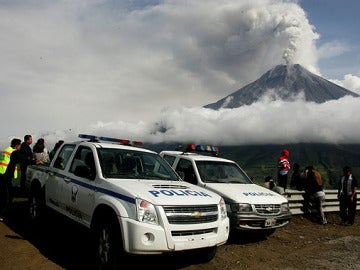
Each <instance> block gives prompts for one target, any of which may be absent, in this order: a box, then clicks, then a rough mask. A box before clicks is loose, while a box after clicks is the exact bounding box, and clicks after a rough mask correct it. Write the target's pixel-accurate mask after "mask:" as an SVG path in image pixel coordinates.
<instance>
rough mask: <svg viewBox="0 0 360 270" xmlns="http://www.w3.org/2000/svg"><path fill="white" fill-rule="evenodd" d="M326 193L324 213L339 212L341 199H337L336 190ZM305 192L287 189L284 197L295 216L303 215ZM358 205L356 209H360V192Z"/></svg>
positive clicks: (359, 193)
mask: <svg viewBox="0 0 360 270" xmlns="http://www.w3.org/2000/svg"><path fill="white" fill-rule="evenodd" d="M324 192H325V203H324V212H339V211H340V209H339V199H338V198H337V190H336V189H328V190H324ZM303 194H304V191H297V190H292V189H287V190H286V194H284V196H285V197H286V198H287V199H288V201H289V205H290V211H291V213H292V214H293V215H299V214H303V213H304V212H303V211H302V207H303V204H304V197H303ZM357 197H358V200H357V204H356V209H360V199H359V197H360V191H359V190H358V191H357Z"/></svg>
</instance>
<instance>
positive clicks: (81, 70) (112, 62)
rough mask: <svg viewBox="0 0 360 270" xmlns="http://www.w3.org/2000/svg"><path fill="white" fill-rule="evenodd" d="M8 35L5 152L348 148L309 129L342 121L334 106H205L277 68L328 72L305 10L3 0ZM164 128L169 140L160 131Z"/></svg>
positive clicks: (292, 4) (1, 17)
mask: <svg viewBox="0 0 360 270" xmlns="http://www.w3.org/2000/svg"><path fill="white" fill-rule="evenodd" d="M0 25H1V31H2V40H1V43H0V57H1V59H2V61H0V89H1V91H2V96H1V101H2V105H1V106H0V114H1V115H5V116H7V119H6V128H3V129H2V130H1V131H0V132H1V133H0V138H1V139H0V140H1V143H2V144H3V146H7V145H8V143H9V142H10V139H11V138H12V137H19V138H22V137H23V135H25V134H28V133H30V134H32V135H33V137H34V139H37V138H38V137H44V138H45V139H46V140H47V142H48V144H49V148H51V145H53V144H54V143H55V142H56V141H57V140H58V139H64V140H73V139H76V136H77V134H78V133H96V134H100V133H101V135H109V136H110V135H112V136H114V137H127V136H129V137H131V138H134V139H143V140H145V141H152V142H159V141H164V140H177V141H178V140H179V141H180V140H198V141H200V140H201V141H206V140H207V141H213V142H218V143H224V144H228V143H239V144H244V143H261V142H262V143H270V142H281V143H283V142H289V141H297V140H302V141H304V140H309V141H310V140H312V139H313V140H315V141H318V140H322V139H324V140H326V141H337V140H338V141H346V140H345V139H344V138H345V137H346V136H345V135H346V134H345V133H344V132H345V131H344V130H339V131H338V130H337V127H331V126H329V125H330V124H328V123H321V124H318V123H317V122H316V126H317V127H318V125H319V130H317V132H314V131H312V130H311V128H310V126H311V121H309V120H308V118H305V116H309V117H313V118H311V119H318V118H317V117H318V115H322V114H321V111H320V112H319V111H318V110H322V109H323V110H325V109H326V110H327V111H328V112H329V114H330V115H332V116H336V114H335V113H334V111H333V109H330V108H327V107H326V106H325V105H320V106H319V107H316V106H315V105H303V104H302V103H301V102H298V103H297V102H294V103H282V102H274V103H266V102H265V101H264V102H263V103H261V102H259V103H257V104H254V105H251V106H246V107H243V108H239V109H236V110H233V111H230V110H220V111H211V110H208V109H203V108H201V106H203V105H205V104H209V103H212V102H214V101H217V100H219V99H221V98H223V97H225V96H227V95H228V94H230V93H232V92H234V91H236V90H237V89H239V88H241V87H243V86H244V85H245V84H247V83H250V82H252V81H254V80H256V79H257V78H258V77H259V76H261V75H262V74H263V73H264V72H266V71H267V70H269V69H271V68H273V67H274V66H276V65H278V64H284V63H286V62H291V63H299V64H301V65H302V66H304V67H305V68H307V69H308V70H310V71H311V72H315V73H318V72H319V69H318V66H317V51H316V47H315V42H316V40H317V39H318V38H319V35H318V34H317V33H316V32H315V30H314V27H313V26H312V25H311V24H310V22H309V21H308V19H307V17H306V14H305V12H304V11H303V9H302V8H301V7H300V6H299V4H298V1H296V0H294V1H289V0H283V1H282V0H251V1H250V0H247V1H233V0H222V1H218V0H201V1H193V0H191V1H190V0H163V1H156V0H155V1H140V0H137V1H106V0H92V1H50V0H43V1H40V2H39V1H28V0H27V1H25V0H18V1H5V2H4V1H3V2H1V3H0ZM345 100H346V102H345V101H342V102H343V103H350V104H355V103H356V101H354V100H355V99H354V100H352V99H350V100H349V99H345ZM329 104H330V105H331V104H332V105H334V106H335V105H336V107H337V106H338V104H335V103H329ZM330 105H327V106H330ZM357 107H359V106H357ZM294 109H296V110H294ZM301 110H304V112H301ZM284 112H286V113H284ZM294 114H295V115H297V116H298V117H299V121H298V122H299V124H303V125H305V127H304V128H300V127H298V125H296V124H295V123H294V120H293V118H292V115H294ZM302 114H304V116H303V115H302ZM279 115H280V116H279ZM358 115H359V114H358ZM285 116H286V117H285ZM279 117H280V121H279ZM306 119H307V120H306ZM265 120H266V121H265ZM323 121H324V122H325V116H324V119H323ZM330 122H331V121H330ZM157 123H158V124H157ZM332 123H336V120H334V119H332ZM158 125H160V126H162V127H166V128H167V131H166V132H165V133H159V132H158V133H154V131H155V130H156V129H157V127H158ZM322 125H325V126H323V127H322V128H320V126H322ZM339 125H340V123H339ZM345 130H347V129H345ZM330 131H333V133H331V132H330ZM355 133H356V132H355ZM321 134H322V135H321ZM352 136H353V135H352V134H351V135H350V136H349V139H352ZM357 137H359V136H357Z"/></svg>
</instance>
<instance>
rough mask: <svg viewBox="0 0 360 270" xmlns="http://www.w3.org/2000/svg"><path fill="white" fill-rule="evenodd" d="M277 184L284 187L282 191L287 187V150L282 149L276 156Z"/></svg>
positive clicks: (288, 166)
mask: <svg viewBox="0 0 360 270" xmlns="http://www.w3.org/2000/svg"><path fill="white" fill-rule="evenodd" d="M277 168H278V173H277V177H278V184H279V186H280V187H282V188H283V189H284V192H285V190H286V187H287V179H288V173H289V170H290V168H291V166H290V162H289V150H286V149H284V150H282V151H281V154H280V157H279V158H278V166H277Z"/></svg>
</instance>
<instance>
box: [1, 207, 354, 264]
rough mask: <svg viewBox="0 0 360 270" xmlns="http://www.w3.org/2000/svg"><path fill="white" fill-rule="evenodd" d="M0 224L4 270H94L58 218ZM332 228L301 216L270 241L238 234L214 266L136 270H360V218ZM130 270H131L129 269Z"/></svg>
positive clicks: (333, 221)
mask: <svg viewBox="0 0 360 270" xmlns="http://www.w3.org/2000/svg"><path fill="white" fill-rule="evenodd" d="M15 210H16V211H14V214H13V216H12V217H11V218H10V219H9V220H8V221H6V222H0V269H2V270H7V269H29V270H32V269H34V270H35V269H36V270H42V269H46V270H58V269H73V270H75V269H79V270H80V269H85V268H86V269H91V268H92V265H93V263H92V256H91V255H90V254H91V251H90V250H89V246H90V243H89V235H88V234H87V233H86V232H84V230H82V229H81V228H78V227H77V226H75V225H73V224H68V223H67V222H64V220H63V219H60V218H59V217H54V218H52V219H51V220H50V221H49V222H48V223H47V224H43V225H42V226H41V227H39V228H36V229H34V228H30V227H29V224H28V223H27V222H26V219H25V217H24V212H23V211H24V210H23V208H22V207H21V206H19V207H18V209H15ZM327 220H328V224H326V225H319V224H315V223H313V222H311V221H309V220H308V219H305V218H303V217H302V216H301V215H296V216H293V218H292V220H291V222H290V224H289V225H288V226H287V227H285V228H281V229H278V230H276V231H275V233H274V234H272V235H271V236H269V237H267V238H264V237H259V236H256V235H251V234H246V235H244V234H241V233H232V234H231V236H230V238H229V240H228V242H227V243H226V244H225V245H223V246H220V247H219V248H218V252H217V254H216V256H215V258H214V259H213V260H212V261H210V262H208V263H205V264H204V263H197V262H196V261H195V260H193V259H191V258H189V257H186V256H184V255H180V254H175V255H174V254H169V255H164V256H140V257H139V256H138V257H134V258H133V259H132V260H131V265H132V266H131V268H132V269H140V267H141V265H142V264H145V265H148V266H149V267H150V266H151V268H152V269H153V268H156V269H167V270H168V269H186V270H200V269H207V270H237V269H239V270H240V269H241V270H243V269H284V270H296V269H331V270H333V269H342V270H350V269H352V270H354V269H359V270H360V252H359V251H360V226H359V224H360V216H359V212H358V213H357V216H356V220H355V224H354V225H353V226H341V225H339V221H340V218H339V216H338V213H327ZM124 269H125V268H124Z"/></svg>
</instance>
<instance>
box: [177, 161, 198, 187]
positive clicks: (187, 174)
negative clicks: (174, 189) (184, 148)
mask: <svg viewBox="0 0 360 270" xmlns="http://www.w3.org/2000/svg"><path fill="white" fill-rule="evenodd" d="M176 171H179V172H183V173H184V179H183V180H184V181H186V182H189V183H191V184H195V185H196V184H197V180H196V177H195V171H194V168H193V166H192V164H191V161H190V160H187V159H182V158H181V159H180V160H179V163H178V165H177V166H176Z"/></svg>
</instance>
